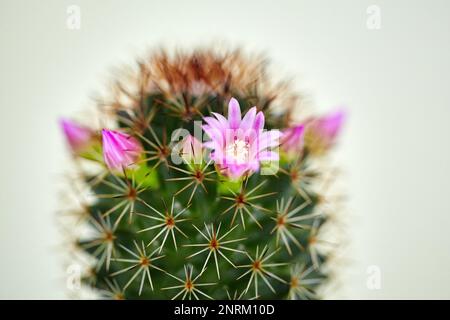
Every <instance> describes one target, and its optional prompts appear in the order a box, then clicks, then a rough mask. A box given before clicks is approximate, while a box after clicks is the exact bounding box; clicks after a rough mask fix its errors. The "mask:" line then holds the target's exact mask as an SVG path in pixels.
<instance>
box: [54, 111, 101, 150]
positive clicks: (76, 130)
mask: <svg viewBox="0 0 450 320" xmlns="http://www.w3.org/2000/svg"><path fill="white" fill-rule="evenodd" d="M59 123H60V125H61V128H62V130H63V132H64V135H65V136H66V140H67V143H68V144H69V146H70V148H71V149H72V151H73V152H75V153H80V152H83V151H86V149H87V148H88V147H89V146H91V144H92V142H93V138H94V131H93V130H91V129H89V128H87V127H84V126H81V125H79V124H78V123H76V122H74V121H72V120H69V119H60V121H59Z"/></svg>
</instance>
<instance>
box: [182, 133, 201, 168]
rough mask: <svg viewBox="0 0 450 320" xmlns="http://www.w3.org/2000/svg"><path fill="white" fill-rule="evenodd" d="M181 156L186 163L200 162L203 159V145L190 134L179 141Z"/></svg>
mask: <svg viewBox="0 0 450 320" xmlns="http://www.w3.org/2000/svg"><path fill="white" fill-rule="evenodd" d="M181 158H182V159H183V160H184V161H185V162H188V163H194V164H201V163H202V161H203V145H202V143H201V142H200V141H199V140H198V139H196V138H195V137H194V136H192V135H188V136H186V137H185V138H184V139H183V141H182V142H181Z"/></svg>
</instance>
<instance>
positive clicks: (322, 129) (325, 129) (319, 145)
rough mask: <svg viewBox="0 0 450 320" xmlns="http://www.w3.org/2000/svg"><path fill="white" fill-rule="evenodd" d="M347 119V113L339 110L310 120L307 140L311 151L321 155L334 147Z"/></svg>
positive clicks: (307, 128)
mask: <svg viewBox="0 0 450 320" xmlns="http://www.w3.org/2000/svg"><path fill="white" fill-rule="evenodd" d="M345 117H346V114H345V112H344V111H343V110H338V111H335V112H333V113H330V114H328V115H325V116H323V117H320V118H315V119H312V120H310V121H309V122H308V123H307V127H306V140H307V144H308V147H309V149H310V150H311V151H317V152H316V153H321V152H323V151H326V150H328V149H329V148H330V147H332V146H333V145H334V144H335V142H336V139H337V137H338V135H339V133H340V132H341V130H342V126H343V123H344V120H345Z"/></svg>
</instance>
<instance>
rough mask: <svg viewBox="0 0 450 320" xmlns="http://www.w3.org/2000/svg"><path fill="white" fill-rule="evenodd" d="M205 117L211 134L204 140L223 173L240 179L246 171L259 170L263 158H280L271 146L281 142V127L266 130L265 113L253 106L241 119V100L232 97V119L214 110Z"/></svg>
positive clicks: (205, 127) (205, 128) (230, 113)
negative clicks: (271, 149)
mask: <svg viewBox="0 0 450 320" xmlns="http://www.w3.org/2000/svg"><path fill="white" fill-rule="evenodd" d="M213 115H214V117H205V118H204V120H205V121H206V123H207V124H206V125H203V130H204V131H205V132H206V134H207V135H208V136H209V137H210V138H211V140H210V141H208V142H206V143H205V144H204V146H205V147H207V148H210V149H212V152H211V154H210V157H211V159H212V160H213V161H214V162H215V163H216V165H217V166H218V167H219V169H220V170H221V171H222V173H223V174H224V175H226V176H228V177H230V178H232V179H237V178H239V177H241V176H243V175H244V174H246V173H251V172H255V171H258V170H259V167H260V162H261V161H277V160H278V159H279V156H278V153H276V152H273V151H270V150H267V149H268V148H271V147H277V146H278V145H279V138H280V136H281V133H280V131H278V130H271V131H264V132H263V128H264V114H263V113H262V112H261V111H260V112H258V113H257V112H256V107H253V108H251V109H250V110H249V111H248V112H247V113H246V115H245V116H244V118H242V119H241V108H240V106H239V102H238V101H237V100H236V99H234V98H231V100H230V103H229V105H228V119H226V118H225V117H224V116H222V115H220V114H217V113H213Z"/></svg>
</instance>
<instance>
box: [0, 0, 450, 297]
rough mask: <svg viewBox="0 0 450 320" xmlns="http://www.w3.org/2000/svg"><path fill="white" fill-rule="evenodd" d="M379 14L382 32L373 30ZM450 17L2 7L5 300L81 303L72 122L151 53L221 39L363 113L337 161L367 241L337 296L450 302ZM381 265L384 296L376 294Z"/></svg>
mask: <svg viewBox="0 0 450 320" xmlns="http://www.w3.org/2000/svg"><path fill="white" fill-rule="evenodd" d="M71 4H75V5H79V6H80V8H81V29H80V30H77V31H74V30H69V29H68V28H67V27H66V19H67V13H66V9H67V6H68V5H71ZM372 4H376V5H378V6H379V7H380V9H381V29H380V30H369V29H368V28H367V27H366V19H367V14H366V9H367V7H368V6H369V5H372ZM449 14H450V5H449V2H448V1H438V0H435V1H400V0H395V1H392V0H391V1H365V0H360V1H356V0H353V1H350V0H343V1H332V0H328V1H322V0H321V1H294V0H292V1H262V0H259V1H235V0H228V1H216V0H202V1H199V0H192V1H173V0H172V1H130V0H128V1H112V0H110V1H99V0H96V1H76V0H73V1H56V0H46V1H32V0H30V1H23V0H21V1H17V0H14V1H12V0H0V27H1V28H0V44H1V50H0V108H1V116H0V147H1V153H0V154H1V156H0V172H1V173H0V200H1V202H0V203H1V207H0V208H1V209H0V298H64V297H67V295H66V293H67V291H66V290H65V270H64V268H63V266H62V261H61V259H60V258H59V255H58V253H57V251H58V250H61V247H58V245H59V244H60V242H61V239H60V237H59V236H58V233H57V231H56V226H55V214H56V213H55V212H56V210H57V209H58V199H57V197H58V188H59V185H60V183H61V176H62V174H63V173H64V171H65V169H66V168H67V166H68V164H67V163H66V160H67V156H66V152H65V151H66V150H65V148H64V143H63V142H64V141H63V139H62V137H61V133H60V131H59V128H58V125H57V118H58V117H59V116H62V115H65V116H67V115H69V116H70V115H76V114H79V113H80V112H81V111H82V110H86V108H88V107H89V106H90V105H91V101H90V99H89V96H90V95H91V94H92V93H93V92H95V91H96V90H99V89H101V88H102V87H103V86H102V85H103V84H104V83H105V82H106V80H107V76H108V74H109V71H110V70H111V68H112V67H113V66H115V65H120V64H122V63H124V62H130V61H132V60H133V58H134V57H136V56H138V55H140V54H142V53H143V52H144V51H145V50H144V49H145V48H151V47H155V46H157V45H160V44H165V45H168V46H170V45H174V44H176V45H180V46H189V45H192V44H208V43H210V42H211V41H216V40H224V41H226V43H229V44H230V45H235V44H236V45H243V46H245V47H246V48H249V49H255V50H258V51H262V52H265V53H266V54H267V55H268V56H269V57H271V58H272V60H273V65H275V66H279V70H278V72H279V73H280V74H281V75H287V76H288V77H291V76H292V77H294V79H295V83H296V85H297V86H298V87H299V88H302V90H305V91H306V92H307V93H308V94H310V95H311V96H312V97H313V98H314V99H313V104H314V105H315V106H316V109H317V110H319V111H326V110H330V109H332V108H333V107H335V106H340V105H345V106H346V107H347V110H349V121H348V123H347V127H346V129H345V132H344V134H343V136H342V139H341V141H342V143H341V145H340V148H339V151H338V153H337V158H338V159H339V163H340V164H341V165H342V166H343V168H344V169H345V174H346V185H347V191H348V192H347V193H348V195H349V202H348V208H349V211H350V216H351V217H352V218H351V219H350V224H349V225H348V226H347V232H348V235H349V236H350V238H351V241H352V246H351V248H350V250H349V252H348V255H349V258H348V265H346V266H345V268H344V269H345V270H346V274H347V275H346V280H345V281H344V282H343V286H342V287H340V289H339V291H338V292H335V293H333V294H331V295H330V296H328V297H329V298H334V297H344V298H369V299H372V298H388V299H390V298H447V299H448V298H450V273H449V270H450V253H449V246H450V232H449V227H450V201H449V189H450V166H449V163H450V152H449V142H448V138H449V137H450V126H449V120H450V90H449V83H450V62H449V57H450V42H449V41H448V39H449V30H450V19H448V16H449ZM370 265H376V266H378V267H379V268H380V270H381V276H382V278H381V289H380V290H369V289H368V288H367V286H366V280H367V273H366V271H367V268H368V266H370Z"/></svg>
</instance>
